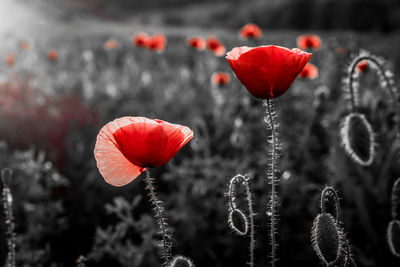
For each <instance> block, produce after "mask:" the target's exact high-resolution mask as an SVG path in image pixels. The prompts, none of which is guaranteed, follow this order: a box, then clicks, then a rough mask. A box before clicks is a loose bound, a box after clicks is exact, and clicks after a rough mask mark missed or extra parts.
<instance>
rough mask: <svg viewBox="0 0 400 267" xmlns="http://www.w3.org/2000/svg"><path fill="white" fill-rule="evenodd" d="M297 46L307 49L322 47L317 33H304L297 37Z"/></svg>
mask: <svg viewBox="0 0 400 267" xmlns="http://www.w3.org/2000/svg"><path fill="white" fill-rule="evenodd" d="M297 47H298V48H300V49H302V50H305V49H319V48H320V47H321V39H320V38H319V37H318V35H315V34H303V35H300V36H299V37H297Z"/></svg>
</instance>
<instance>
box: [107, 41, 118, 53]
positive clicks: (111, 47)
mask: <svg viewBox="0 0 400 267" xmlns="http://www.w3.org/2000/svg"><path fill="white" fill-rule="evenodd" d="M117 48H118V42H117V40H115V39H110V40H107V41H106V42H105V43H104V49H105V50H114V49H117Z"/></svg>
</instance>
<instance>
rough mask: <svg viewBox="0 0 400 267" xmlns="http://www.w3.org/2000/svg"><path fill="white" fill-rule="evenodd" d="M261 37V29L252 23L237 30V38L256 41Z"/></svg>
mask: <svg viewBox="0 0 400 267" xmlns="http://www.w3.org/2000/svg"><path fill="white" fill-rule="evenodd" d="M261 35H262V32H261V29H260V28H259V27H258V26H257V25H255V24H253V23H248V24H246V25H244V26H243V27H242V28H241V29H240V30H239V37H240V38H242V39H258V38H260V37H261Z"/></svg>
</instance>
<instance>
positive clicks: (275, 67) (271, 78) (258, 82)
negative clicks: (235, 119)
mask: <svg viewBox="0 0 400 267" xmlns="http://www.w3.org/2000/svg"><path fill="white" fill-rule="evenodd" d="M310 57H311V54H310V53H306V52H303V51H301V50H300V49H297V48H293V49H288V48H285V47H281V46H273V45H268V46H259V47H254V48H253V47H247V46H242V47H235V48H233V49H232V50H231V51H230V52H228V53H227V54H226V57H225V58H226V59H227V61H228V63H229V65H230V66H231V68H232V70H233V72H234V73H235V75H236V77H237V78H238V79H239V81H240V82H241V83H242V84H243V85H244V86H245V87H246V89H247V90H248V91H249V92H250V93H251V94H252V95H253V96H255V97H258V98H275V97H278V96H280V95H282V94H283V93H285V92H286V90H287V89H288V88H289V87H290V85H291V84H292V82H293V81H294V79H295V78H296V77H297V75H298V74H299V73H300V71H301V70H302V69H303V68H304V66H305V65H306V64H307V62H308V60H309V59H310Z"/></svg>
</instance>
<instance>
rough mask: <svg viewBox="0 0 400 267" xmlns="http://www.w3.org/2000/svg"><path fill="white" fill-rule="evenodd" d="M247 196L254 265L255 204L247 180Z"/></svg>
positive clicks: (251, 257)
mask: <svg viewBox="0 0 400 267" xmlns="http://www.w3.org/2000/svg"><path fill="white" fill-rule="evenodd" d="M246 198H247V204H248V207H249V215H250V216H249V217H250V267H254V243H255V238H254V217H253V205H252V203H253V202H252V200H251V192H250V187H249V184H248V183H247V182H246Z"/></svg>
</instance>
